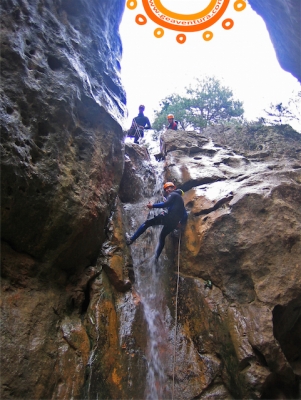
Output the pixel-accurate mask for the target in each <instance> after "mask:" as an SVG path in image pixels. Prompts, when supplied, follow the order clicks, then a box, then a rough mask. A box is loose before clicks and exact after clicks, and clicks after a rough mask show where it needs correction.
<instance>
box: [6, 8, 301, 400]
mask: <svg viewBox="0 0 301 400" xmlns="http://www.w3.org/2000/svg"><path fill="white" fill-rule="evenodd" d="M250 3H251V4H252V3H254V2H250ZM277 4H278V3H277ZM279 4H280V3H279ZM252 5H253V4H252ZM270 7H272V6H270ZM275 7H276V6H274V3H273V8H275ZM279 7H280V6H279ZM123 9H124V1H122V0H111V1H101V2H99V1H96V0H72V1H71V0H64V1H63V0H55V1H50V0H49V1H48V0H44V1H41V0H29V1H26V0H18V1H17V0H3V1H2V3H1V29H2V36H1V100H2V102H1V108H0V118H1V225H2V227H1V237H2V239H1V286H2V289H1V321H2V324H1V342H2V343H1V397H2V398H3V399H17V398H24V399H48V398H49V399H50V398H60V399H70V398H97V397H98V398H144V397H145V398H147V397H148V396H149V392H148V390H149V387H150V385H152V383H153V381H152V380H151V376H150V373H149V371H150V370H151V361H152V360H151V357H152V353H151V351H153V350H154V349H153V347H152V346H151V345H150V344H152V345H153V343H154V339H156V338H152V341H150V340H149V336H151V335H150V334H151V333H152V332H151V330H150V324H149V323H150V322H149V321H147V318H146V310H147V307H146V305H147V303H145V300H144V299H141V294H143V290H144V289H140V290H142V293H139V292H138V291H137V288H138V287H139V288H141V286H139V285H140V283H139V282H140V281H145V283H146V284H148V283H152V284H153V283H155V287H153V286H151V288H152V290H153V293H156V290H158V291H159V292H160V296H159V306H160V307H162V312H161V315H160V318H159V321H160V333H162V342H160V343H159V347H158V348H159V350H160V351H157V350H156V351H157V353H158V354H157V353H156V354H157V356H158V358H159V359H160V362H161V364H160V365H161V367H160V368H161V369H160V368H159V372H160V373H161V375H162V376H161V375H160V374H159V375H160V379H161V380H160V379H159V381H158V382H157V383H158V385H159V384H161V385H162V386H163V388H161V389H160V388H158V389H156V390H158V392H156V393H161V392H160V390H162V391H163V392H164V390H166V393H167V394H168V396H170V394H171V388H172V380H173V376H174V377H175V393H176V397H177V398H185V399H189V398H200V399H201V398H213V397H215V398H217V397H218V398H232V397H234V398H241V397H244V398H250V397H252V398H253V397H254V398H260V397H262V396H263V397H266V398H268V397H270V398H273V397H276V396H283V397H284V396H286V397H287V398H292V397H297V396H299V395H300V388H299V385H300V357H301V355H300V275H301V274H300V200H301V199H300V182H301V178H300V154H301V153H300V148H301V147H300V139H299V138H300V136H298V135H297V134H296V133H294V132H293V131H292V130H290V128H288V127H279V128H277V127H276V128H262V129H260V130H256V129H255V128H254V127H253V128H250V129H249V130H247V131H245V130H239V128H237V129H236V130H234V131H231V130H229V131H228V130H225V129H223V128H217V129H216V130H209V131H206V134H205V135H202V136H200V135H199V134H196V133H194V132H191V133H185V132H182V134H181V135H180V132H178V134H177V135H176V136H174V133H172V132H168V133H167V134H166V135H164V137H163V138H162V150H163V152H164V156H165V160H164V161H161V164H160V168H161V169H160V171H161V172H160V179H161V180H162V179H169V180H173V181H175V182H176V184H177V185H178V186H179V187H182V189H183V190H184V191H185V197H184V200H185V203H186V207H187V209H188V210H189V221H188V224H187V227H186V229H185V232H184V233H183V236H182V240H181V245H180V272H181V274H180V287H179V302H178V305H179V315H178V319H177V321H175V317H174V315H175V296H176V279H177V274H176V266H177V260H176V254H178V253H177V251H178V247H177V246H178V243H179V242H178V238H176V237H173V236H171V237H170V238H169V239H168V241H167V244H166V251H165V252H164V253H163V254H162V257H161V259H160V264H159V268H158V269H157V270H156V269H153V265H152V263H151V261H146V262H144V260H145V257H146V253H147V252H148V254H152V252H153V250H154V246H155V245H156V240H157V237H156V236H154V234H153V233H148V234H146V236H144V237H143V238H141V241H140V242H138V243H137V244H135V246H133V247H132V248H129V247H128V246H126V243H125V238H126V234H127V233H128V232H133V231H134V229H135V228H136V227H137V226H138V225H139V224H140V223H141V222H143V220H144V219H145V218H147V216H148V214H147V210H146V208H145V203H146V202H147V201H148V199H149V198H151V199H152V200H153V201H156V200H157V199H161V187H160V186H158V176H157V177H156V168H157V167H156V166H155V163H154V160H153V159H152V158H151V157H150V155H149V152H148V150H147V148H146V147H143V146H141V147H139V146H136V145H132V144H127V145H126V146H125V144H124V133H123V132H122V128H121V123H122V119H123V117H124V115H125V112H126V111H125V102H126V100H125V93H124V90H123V88H122V86H121V82H120V58H121V51H122V47H121V41H120V38H119V35H118V26H119V23H120V19H121V16H122V12H123ZM296 15H297V13H296ZM274 26H275V24H274ZM274 29H275V28H274ZM286 29H287V28H286ZM286 29H284V30H282V31H281V32H283V35H282V36H283V38H284V40H286V42H285V43H290V42H291V36H290V34H288V33H286V32H287V31H286ZM293 42H294V43H295V42H296V38H295V39H294V40H293ZM282 47H283V48H285V47H286V46H285V45H283V46H282ZM287 48H290V47H289V46H288V45H287ZM276 49H277V46H276ZM289 52H291V53H292V54H293V58H295V59H298V58H297V55H298V51H297V50H296V46H295V45H294V46H293V48H292V49H291V50H290V51H289ZM285 54H286V53H285ZM285 57H286V56H285ZM295 64H296V63H290V64H289V66H288V67H285V68H287V69H288V70H289V71H290V72H292V73H293V74H294V75H295V76H296V77H298V73H297V72H295V71H296V69H295ZM299 79H300V78H299ZM211 139H212V141H211ZM162 168H163V171H164V172H162ZM140 269H141V271H142V272H141V274H142V275H139V274H140V272H139V271H140ZM149 270H151V275H150V276H147V275H145V276H144V275H143V274H147V273H148V271H149ZM208 280H209V281H210V282H211V283H212V287H211V285H209V286H208V282H207V281H208ZM206 282H207V283H206ZM156 285H157V286H156ZM147 287H148V285H146V286H145V287H144V288H147ZM210 287H211V289H210ZM153 293H150V294H149V295H150V297H152V295H153ZM160 310H161V308H160ZM153 322H154V321H153ZM176 324H177V325H178V336H177V341H176V350H177V362H176V365H175V373H174V374H173V366H174V364H173V363H172V356H171V355H172V353H173V349H174V334H173V332H174V326H175V325H176ZM153 336H154V335H153ZM158 336H159V335H158ZM150 349H151V350H150ZM153 386H156V385H155V384H154V385H153ZM159 386H160V385H159ZM298 393H299V394H298Z"/></svg>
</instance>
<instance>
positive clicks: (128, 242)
mask: <svg viewBox="0 0 301 400" xmlns="http://www.w3.org/2000/svg"><path fill="white" fill-rule="evenodd" d="M125 243H126V244H127V245H128V246H130V245H131V244H132V243H134V241H133V240H132V239H131V238H129V239H126V241H125Z"/></svg>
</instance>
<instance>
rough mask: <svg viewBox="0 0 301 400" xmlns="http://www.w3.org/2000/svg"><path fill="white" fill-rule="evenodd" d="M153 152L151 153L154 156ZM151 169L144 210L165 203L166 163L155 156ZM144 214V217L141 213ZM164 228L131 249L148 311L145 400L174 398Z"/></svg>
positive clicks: (137, 285) (146, 235)
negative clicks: (159, 246)
mask: <svg viewBox="0 0 301 400" xmlns="http://www.w3.org/2000/svg"><path fill="white" fill-rule="evenodd" d="M151 153H152V151H151V150H150V154H151ZM151 158H152V159H153V160H152V161H151V167H152V168H153V170H154V172H155V175H156V184H155V187H154V195H153V198H152V199H145V201H144V202H143V204H142V205H141V206H142V209H143V207H144V208H146V207H145V206H146V204H147V203H148V201H149V200H150V201H151V202H152V203H155V202H158V201H162V200H163V199H162V185H163V163H160V162H157V161H155V159H154V157H153V155H152V154H151ZM160 211H162V210H158V209H157V210H151V211H150V212H149V214H148V218H152V217H153V216H154V215H155V214H158V213H159V212H160ZM137 214H140V218H141V213H137ZM137 217H138V218H137V219H138V220H137V221H136V224H137V225H136V227H137V228H138V226H139V225H140V224H141V223H142V222H144V220H145V218H144V219H143V218H142V220H140V221H139V216H138V215H137ZM161 229H162V226H158V227H151V228H149V229H148V230H147V231H146V232H145V233H144V234H143V235H142V236H141V237H140V238H138V239H137V241H136V242H135V243H134V244H133V245H132V246H131V252H132V258H133V264H134V272H135V279H136V283H135V290H136V291H137V292H138V294H139V297H140V299H141V303H142V306H143V310H144V317H145V321H146V323H147V330H148V332H147V333H148V334H147V350H146V354H145V356H146V359H147V366H148V372H147V378H146V391H145V399H147V400H157V399H162V398H171V391H170V388H169V383H168V376H167V366H168V364H169V361H170V357H171V355H172V352H171V348H170V335H171V333H170V329H169V325H170V324H171V316H170V311H169V308H168V307H167V306H166V300H165V290H166V289H165V288H164V284H163V273H164V271H163V269H164V268H163V262H162V260H163V258H164V254H165V253H164V250H163V252H162V254H161V256H160V258H159V261H158V262H157V263H156V262H155V259H154V254H155V250H156V246H157V243H158V240H159V235H160V232H161Z"/></svg>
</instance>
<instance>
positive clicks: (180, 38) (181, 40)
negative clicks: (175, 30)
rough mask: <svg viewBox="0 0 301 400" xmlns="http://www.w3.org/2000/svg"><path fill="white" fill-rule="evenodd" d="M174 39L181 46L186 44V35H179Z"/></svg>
mask: <svg viewBox="0 0 301 400" xmlns="http://www.w3.org/2000/svg"><path fill="white" fill-rule="evenodd" d="M176 39H177V42H178V43H180V44H183V43H185V42H186V35H184V33H180V34H179V35H177V37H176Z"/></svg>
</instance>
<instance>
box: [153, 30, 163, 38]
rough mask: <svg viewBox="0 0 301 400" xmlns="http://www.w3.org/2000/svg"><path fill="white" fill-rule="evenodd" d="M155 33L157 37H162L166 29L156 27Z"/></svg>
mask: <svg viewBox="0 0 301 400" xmlns="http://www.w3.org/2000/svg"><path fill="white" fill-rule="evenodd" d="M154 35H155V36H156V38H161V37H162V36H163V35H164V29H162V28H157V29H155V30H154Z"/></svg>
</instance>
